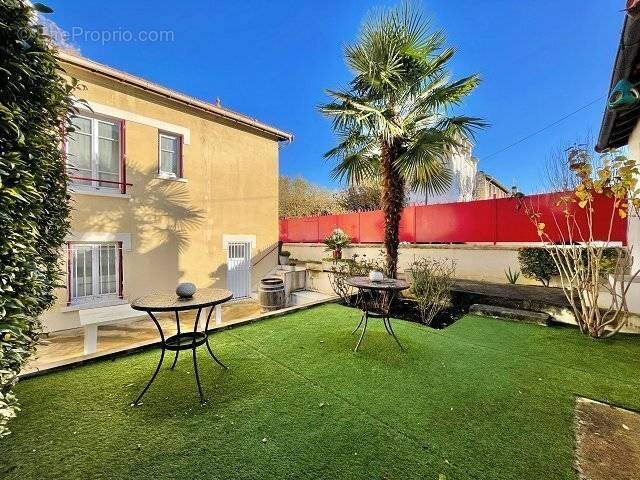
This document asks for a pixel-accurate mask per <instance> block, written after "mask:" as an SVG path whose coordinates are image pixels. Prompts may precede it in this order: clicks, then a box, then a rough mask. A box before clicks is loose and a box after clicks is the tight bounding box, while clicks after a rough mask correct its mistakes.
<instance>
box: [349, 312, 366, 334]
mask: <svg viewBox="0 0 640 480" xmlns="http://www.w3.org/2000/svg"><path fill="white" fill-rule="evenodd" d="M362 322H364V311H363V312H362V316H361V317H360V323H359V324H358V326H357V327H356V328H355V329H354V330H353V332H351V335H353V334H354V333H356V332H357V331H358V329H359V328H360V325H362Z"/></svg>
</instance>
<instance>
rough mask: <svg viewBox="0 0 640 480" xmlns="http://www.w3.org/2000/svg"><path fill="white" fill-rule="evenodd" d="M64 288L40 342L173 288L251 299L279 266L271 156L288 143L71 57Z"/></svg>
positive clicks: (257, 126) (247, 121)
mask: <svg viewBox="0 0 640 480" xmlns="http://www.w3.org/2000/svg"><path fill="white" fill-rule="evenodd" d="M59 61H60V64H61V67H62V68H63V69H64V71H65V72H66V74H68V75H69V76H72V77H75V78H77V79H78V80H79V82H80V84H81V85H82V86H83V88H84V90H81V91H80V92H79V93H78V96H79V97H81V98H82V99H83V102H81V103H78V105H77V106H78V108H79V113H78V114H77V116H76V117H75V118H74V120H73V131H70V132H69V133H68V135H67V142H66V145H65V148H66V153H67V164H68V167H67V168H68V174H69V179H70V183H69V187H70V192H71V194H70V195H71V201H72V205H73V212H72V218H71V232H70V234H69V235H68V238H67V243H66V248H65V251H64V262H65V269H66V273H67V275H66V279H65V281H66V288H61V289H59V290H58V291H57V292H56V293H57V298H58V300H57V302H56V304H55V305H54V306H53V307H52V308H51V309H49V310H48V311H47V312H46V313H45V314H44V315H43V325H44V328H45V330H47V331H54V330H60V329H66V328H73V327H77V326H78V325H79V311H81V310H85V309H92V308H99V307H105V306H112V305H119V304H126V303H128V301H129V300H130V299H133V298H135V297H137V296H140V295H143V294H146V293H149V292H151V291H173V290H174V289H175V287H176V285H177V284H178V283H179V282H184V281H189V282H193V283H195V284H196V285H197V286H198V287H209V286H211V287H220V288H229V289H230V290H232V292H233V294H234V296H235V297H236V298H242V297H247V296H249V295H250V294H251V291H252V290H253V288H254V285H256V284H257V282H258V280H259V278H260V277H261V276H263V275H265V274H266V273H268V272H269V271H270V270H271V269H272V268H274V267H275V265H276V264H277V242H278V146H279V142H290V141H291V140H292V138H293V137H292V135H291V134H289V133H286V132H284V131H281V130H279V129H276V128H274V127H271V126H269V125H266V124H264V123H262V122H259V121H257V120H255V119H252V118H250V117H247V116H245V115H242V114H239V113H236V112H233V111H231V110H228V109H226V108H222V107H221V106H219V105H214V104H210V103H207V102H204V101H201V100H198V99H196V98H192V97H189V96H187V95H183V94H180V93H178V92H175V91H173V90H170V89H168V88H165V87H162V86H160V85H157V84H154V83H151V82H148V81H146V80H144V79H141V78H139V77H135V76H133V75H130V74H128V73H125V72H122V71H119V70H116V69H114V68H111V67H108V66H105V65H102V64H99V63H96V62H94V61H91V60H88V59H86V58H83V57H80V56H76V55H73V54H69V53H60V54H59Z"/></svg>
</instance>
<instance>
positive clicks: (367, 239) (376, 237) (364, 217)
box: [360, 210, 384, 243]
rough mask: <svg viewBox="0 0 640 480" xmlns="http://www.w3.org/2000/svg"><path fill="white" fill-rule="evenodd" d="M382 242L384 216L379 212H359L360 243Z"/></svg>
mask: <svg viewBox="0 0 640 480" xmlns="http://www.w3.org/2000/svg"><path fill="white" fill-rule="evenodd" d="M382 242H384V215H382V212H381V211H380V210H374V211H372V212H360V243H382Z"/></svg>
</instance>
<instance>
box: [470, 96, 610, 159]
mask: <svg viewBox="0 0 640 480" xmlns="http://www.w3.org/2000/svg"><path fill="white" fill-rule="evenodd" d="M605 97H606V95H602V96H601V97H598V98H596V99H595V100H593V101H591V102H589V103H587V104H586V105H583V106H582V107H580V108H579V109H577V110H576V111H574V112H571V113H569V114H567V115H565V116H564V117H562V118H559V119H558V120H556V121H555V122H553V123H550V124H549V125H546V126H544V127H542V128H541V129H540V130H536V131H535V132H533V133H530V134H529V135H527V136H525V137H522V138H521V139H520V140H517V141H515V142H513V143H512V144H511V145H507V146H506V147H504V148H502V149H500V150H498V151H496V152H493V153H492V154H490V155H487V156H486V157H482V160H486V159H487V158H491V157H495V156H496V155H498V154H499V153H502V152H504V151H506V150H509V149H510V148H512V147H515V146H516V145H518V144H520V143H522V142H524V141H527V140H529V139H530V138H531V137H535V136H536V135H538V134H539V133H542V132H544V131H545V130H548V129H550V128H551V127H555V126H556V125H558V124H559V123H562V122H564V121H565V120H566V119H567V118H569V117H572V116H574V115H575V114H577V113H580V112H581V111H582V110H584V109H586V108H589V107H590V106H591V105H593V104H595V103H598V102H599V101H600V100H602V99H603V98H605Z"/></svg>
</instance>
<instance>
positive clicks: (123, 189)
mask: <svg viewBox="0 0 640 480" xmlns="http://www.w3.org/2000/svg"><path fill="white" fill-rule="evenodd" d="M126 133H127V125H126V122H125V121H124V120H120V182H121V183H120V193H122V194H125V193H127V134H126Z"/></svg>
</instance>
